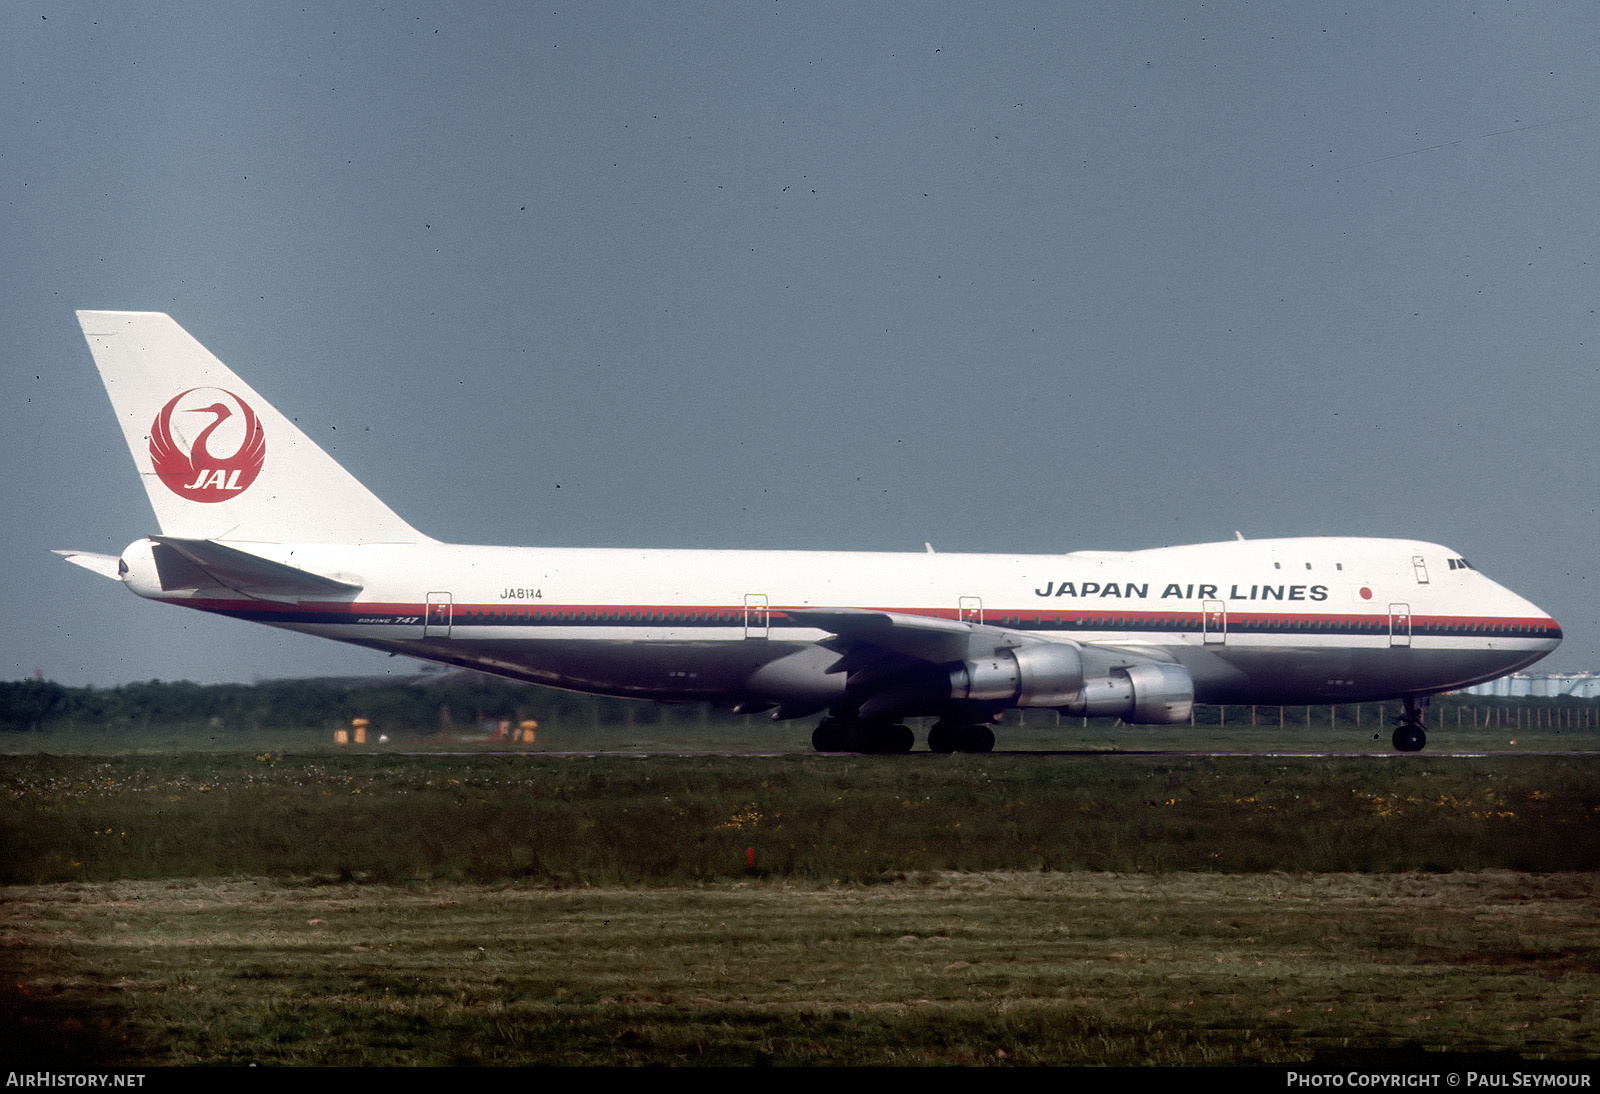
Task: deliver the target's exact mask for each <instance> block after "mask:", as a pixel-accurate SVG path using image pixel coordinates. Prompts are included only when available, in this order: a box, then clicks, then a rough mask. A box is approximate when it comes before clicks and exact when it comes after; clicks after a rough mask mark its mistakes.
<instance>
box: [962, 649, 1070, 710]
mask: <svg viewBox="0 0 1600 1094" xmlns="http://www.w3.org/2000/svg"><path fill="white" fill-rule="evenodd" d="M1081 690H1083V656H1082V655H1081V654H1080V653H1079V652H1078V649H1077V647H1076V646H1064V645H1060V646H1058V645H1044V644H1040V645H1034V646H1018V647H1016V648H1015V649H1008V650H996V651H995V652H994V653H992V654H990V655H989V656H987V657H980V658H977V659H975V660H972V661H958V662H956V663H955V664H954V665H951V666H950V698H952V699H958V700H963V701H968V702H974V703H999V704H1001V705H1003V706H1008V707H1055V706H1060V705H1061V704H1062V703H1068V702H1071V701H1072V700H1073V699H1074V698H1075V697H1076V696H1077V695H1078V693H1079V692H1080V691H1081Z"/></svg>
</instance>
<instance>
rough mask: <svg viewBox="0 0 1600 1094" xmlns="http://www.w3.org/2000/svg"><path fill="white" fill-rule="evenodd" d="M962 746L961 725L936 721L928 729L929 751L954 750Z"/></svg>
mask: <svg viewBox="0 0 1600 1094" xmlns="http://www.w3.org/2000/svg"><path fill="white" fill-rule="evenodd" d="M960 747H961V727H960V726H953V725H951V724H950V723H949V722H935V723H933V727H932V728H931V729H929V730H928V751H929V752H954V751H956V749H958V748H960Z"/></svg>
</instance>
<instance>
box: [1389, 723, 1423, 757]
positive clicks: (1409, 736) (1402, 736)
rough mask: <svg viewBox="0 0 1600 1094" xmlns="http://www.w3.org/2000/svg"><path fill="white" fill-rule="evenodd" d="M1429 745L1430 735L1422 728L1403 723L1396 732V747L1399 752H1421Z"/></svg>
mask: <svg viewBox="0 0 1600 1094" xmlns="http://www.w3.org/2000/svg"><path fill="white" fill-rule="evenodd" d="M1427 743H1428V735H1427V734H1426V733H1424V732H1423V729H1422V727H1421V726H1417V725H1408V724H1406V723H1404V722H1402V723H1401V724H1400V725H1399V726H1398V727H1397V728H1396V729H1395V731H1394V747H1395V750H1396V751H1398V752H1421V751H1422V749H1423V746H1425V745H1426V744H1427Z"/></svg>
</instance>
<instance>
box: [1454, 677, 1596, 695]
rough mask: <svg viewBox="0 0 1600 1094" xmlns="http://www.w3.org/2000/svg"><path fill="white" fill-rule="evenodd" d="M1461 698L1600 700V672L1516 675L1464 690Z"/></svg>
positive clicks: (1461, 691)
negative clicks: (1561, 696) (1559, 697)
mask: <svg viewBox="0 0 1600 1094" xmlns="http://www.w3.org/2000/svg"><path fill="white" fill-rule="evenodd" d="M1456 694H1457V695H1496V696H1503V697H1506V698H1512V699H1521V698H1527V697H1530V696H1531V697H1533V698H1536V699H1553V698H1555V697H1556V696H1558V695H1565V696H1569V697H1571V698H1573V699H1600V672H1514V673H1512V674H1511V675H1510V676H1502V677H1500V679H1498V680H1490V681H1489V682H1488V683H1487V684H1478V685H1477V686H1475V687H1470V688H1462V689H1461V690H1460V691H1458V692H1456Z"/></svg>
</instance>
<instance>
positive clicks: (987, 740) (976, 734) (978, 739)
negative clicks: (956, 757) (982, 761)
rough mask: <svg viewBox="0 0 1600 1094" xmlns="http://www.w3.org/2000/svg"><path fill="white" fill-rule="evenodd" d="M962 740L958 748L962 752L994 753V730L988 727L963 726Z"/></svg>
mask: <svg viewBox="0 0 1600 1094" xmlns="http://www.w3.org/2000/svg"><path fill="white" fill-rule="evenodd" d="M960 740H961V743H960V744H959V745H958V746H957V747H958V748H960V749H961V751H962V752H993V751H994V730H992V729H990V728H989V727H988V726H983V725H978V726H962V727H961V738H960Z"/></svg>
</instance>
